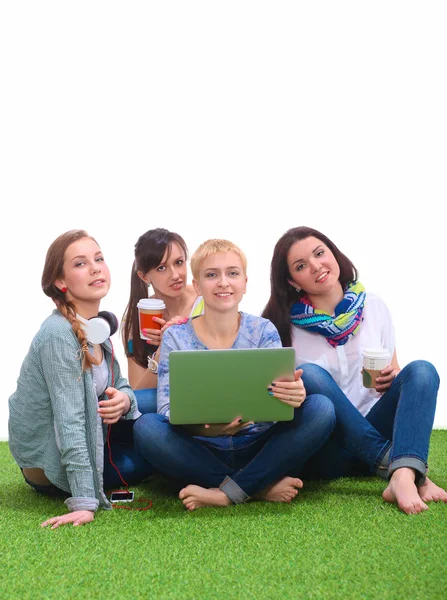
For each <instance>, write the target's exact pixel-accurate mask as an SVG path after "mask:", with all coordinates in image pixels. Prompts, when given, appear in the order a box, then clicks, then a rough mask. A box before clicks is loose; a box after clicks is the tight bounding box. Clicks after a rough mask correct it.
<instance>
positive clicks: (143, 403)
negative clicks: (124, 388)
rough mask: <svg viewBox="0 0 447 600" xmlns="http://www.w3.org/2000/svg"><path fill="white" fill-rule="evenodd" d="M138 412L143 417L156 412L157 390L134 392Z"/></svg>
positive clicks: (147, 389)
mask: <svg viewBox="0 0 447 600" xmlns="http://www.w3.org/2000/svg"><path fill="white" fill-rule="evenodd" d="M134 393H135V398H136V400H137V405H138V410H139V411H140V412H141V413H142V414H143V415H144V414H146V413H156V412H157V388H144V389H141V390H134Z"/></svg>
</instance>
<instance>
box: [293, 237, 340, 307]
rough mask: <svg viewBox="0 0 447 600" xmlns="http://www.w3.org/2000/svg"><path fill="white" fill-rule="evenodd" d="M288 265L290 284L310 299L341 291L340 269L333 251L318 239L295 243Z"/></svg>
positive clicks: (310, 238)
mask: <svg viewBox="0 0 447 600" xmlns="http://www.w3.org/2000/svg"><path fill="white" fill-rule="evenodd" d="M287 265H288V267H289V275H290V279H289V283H290V284H291V285H292V286H293V287H295V288H300V289H302V290H303V291H304V292H306V293H307V294H308V296H309V297H310V298H312V296H320V295H325V294H330V293H333V292H334V291H337V292H338V291H339V290H340V289H341V284H340V282H339V277H340V267H339V266H338V263H337V261H336V259H335V257H334V255H333V254H332V252H331V250H330V249H329V248H328V247H327V246H326V245H325V244H324V243H323V242H322V241H321V240H319V239H318V238H316V237H313V236H310V237H307V238H305V239H304V240H299V241H298V242H295V243H294V244H293V245H292V246H291V247H290V250H289V253H288V255H287Z"/></svg>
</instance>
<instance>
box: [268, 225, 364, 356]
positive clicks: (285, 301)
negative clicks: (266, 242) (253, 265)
mask: <svg viewBox="0 0 447 600" xmlns="http://www.w3.org/2000/svg"><path fill="white" fill-rule="evenodd" d="M311 236H313V237H316V238H317V239H319V240H320V241H322V242H323V243H324V244H326V246H327V247H328V248H329V250H330V251H331V252H332V254H333V255H334V257H335V260H336V261H337V263H338V266H339V268H340V277H339V281H340V283H341V285H342V286H343V288H344V287H345V286H346V285H347V284H348V283H350V282H352V281H356V280H357V278H358V273H357V269H356V268H355V266H354V265H353V263H352V262H351V261H350V260H349V258H348V257H347V256H345V255H344V254H343V253H342V252H340V250H339V249H338V248H337V246H336V245H335V244H334V242H332V241H331V240H330V239H329V238H328V237H326V236H325V235H324V234H322V233H320V232H319V231H317V230H316V229H312V228H311V227H304V226H303V227H294V228H293V229H289V230H288V231H286V233H285V234H284V235H283V236H282V237H280V239H279V240H278V241H277V243H276V246H275V249H274V251H273V257H272V262H271V267H270V299H269V301H268V302H267V305H266V307H265V308H264V311H263V313H262V316H263V317H264V318H266V319H270V321H272V323H273V324H274V325H275V327H276V328H277V329H278V332H279V335H280V337H281V341H282V345H283V346H291V345H292V335H291V324H290V308H291V306H292V304H294V302H297V301H298V300H299V298H300V296H302V295H303V294H304V293H305V292H304V291H302V292H300V293H299V294H297V293H296V290H295V288H294V287H292V286H291V285H290V283H289V282H288V280H289V279H290V273H289V266H288V264H287V256H288V254H289V250H290V248H291V247H292V246H293V244H294V243H295V242H299V241H301V240H304V239H306V238H308V237H311Z"/></svg>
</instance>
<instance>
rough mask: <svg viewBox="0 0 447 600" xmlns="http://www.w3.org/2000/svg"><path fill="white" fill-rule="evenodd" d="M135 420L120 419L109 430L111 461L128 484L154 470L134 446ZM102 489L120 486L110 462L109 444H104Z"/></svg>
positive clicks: (119, 480)
mask: <svg viewBox="0 0 447 600" xmlns="http://www.w3.org/2000/svg"><path fill="white" fill-rule="evenodd" d="M135 423H137V421H132V420H120V421H118V422H117V423H114V424H113V425H112V429H111V431H110V448H111V454H112V461H113V463H114V464H115V465H116V467H117V468H118V470H119V472H120V473H121V477H122V478H123V479H124V481H125V482H126V483H128V484H129V485H132V484H136V483H139V482H140V481H142V480H143V479H145V478H146V477H149V475H151V474H152V473H153V472H154V469H153V468H152V466H151V465H150V464H149V463H148V462H147V461H146V460H145V459H144V458H143V457H142V456H141V454H139V453H138V452H137V451H136V450H135V447H134V437H133V431H134V427H135ZM103 478H104V489H110V488H117V487H122V486H123V485H124V484H123V482H122V481H121V478H120V476H119V475H118V473H117V470H116V469H115V467H114V466H113V465H112V464H111V462H110V456H109V446H108V444H107V442H106V444H105V446H104V473H103Z"/></svg>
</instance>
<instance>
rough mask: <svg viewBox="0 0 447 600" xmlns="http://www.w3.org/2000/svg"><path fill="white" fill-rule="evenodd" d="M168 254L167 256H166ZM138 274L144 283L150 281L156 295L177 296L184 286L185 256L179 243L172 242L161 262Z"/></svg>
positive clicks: (185, 273)
mask: <svg viewBox="0 0 447 600" xmlns="http://www.w3.org/2000/svg"><path fill="white" fill-rule="evenodd" d="M168 255H169V256H168ZM138 275H139V276H140V277H141V279H143V281H145V282H146V283H151V284H152V286H153V288H154V290H155V293H156V295H157V297H159V296H167V297H168V298H177V297H178V296H180V294H181V293H182V291H183V290H184V289H185V287H186V278H187V268H186V256H185V253H184V251H183V249H182V248H181V246H179V244H177V243H176V242H173V243H172V245H171V249H170V252H169V249H168V250H166V252H165V254H164V256H163V260H162V261H161V263H160V264H159V265H158V266H157V267H154V268H153V269H150V271H148V272H147V273H145V274H143V273H140V272H138Z"/></svg>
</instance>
